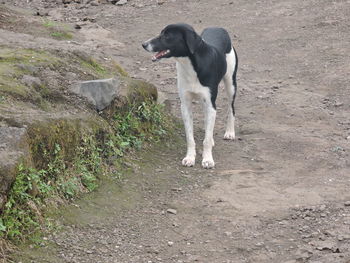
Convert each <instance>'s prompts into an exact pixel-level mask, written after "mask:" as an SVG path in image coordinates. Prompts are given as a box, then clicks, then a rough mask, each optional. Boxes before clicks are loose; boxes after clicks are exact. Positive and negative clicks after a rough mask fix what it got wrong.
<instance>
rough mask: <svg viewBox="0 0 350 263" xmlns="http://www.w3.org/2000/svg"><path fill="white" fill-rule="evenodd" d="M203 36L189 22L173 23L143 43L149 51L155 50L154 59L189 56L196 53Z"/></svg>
mask: <svg viewBox="0 0 350 263" xmlns="http://www.w3.org/2000/svg"><path fill="white" fill-rule="evenodd" d="M201 42H202V38H201V37H200V36H199V35H198V34H197V33H196V32H195V31H194V29H193V27H191V26H190V25H187V24H171V25H168V26H167V27H165V28H164V29H163V30H162V31H161V33H160V35H159V36H157V37H155V38H152V39H150V40H148V41H146V42H144V43H143V44H142V46H143V48H144V49H145V50H147V51H149V52H155V53H156V54H155V55H154V56H153V57H152V60H153V61H157V60H160V59H162V58H170V57H188V56H190V55H191V54H194V52H195V51H196V49H197V47H198V46H199V45H200V43H201Z"/></svg>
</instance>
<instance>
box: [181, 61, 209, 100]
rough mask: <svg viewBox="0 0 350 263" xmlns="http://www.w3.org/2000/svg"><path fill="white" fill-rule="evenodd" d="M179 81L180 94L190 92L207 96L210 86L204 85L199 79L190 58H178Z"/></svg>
mask: <svg viewBox="0 0 350 263" xmlns="http://www.w3.org/2000/svg"><path fill="white" fill-rule="evenodd" d="M176 70H177V82H178V89H179V92H180V94H181V93H186V92H189V93H191V94H192V95H196V96H200V97H206V96H207V95H208V92H209V90H208V88H207V87H204V86H203V85H202V84H201V83H200V82H199V79H198V76H197V73H196V72H195V71H194V69H193V66H192V63H191V61H190V59H189V58H187V57H184V58H176Z"/></svg>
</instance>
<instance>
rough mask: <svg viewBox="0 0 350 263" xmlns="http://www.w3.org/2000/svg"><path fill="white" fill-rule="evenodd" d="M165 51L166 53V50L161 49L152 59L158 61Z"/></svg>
mask: <svg viewBox="0 0 350 263" xmlns="http://www.w3.org/2000/svg"><path fill="white" fill-rule="evenodd" d="M165 53H166V51H165V50H162V51H159V52H158V53H157V54H155V55H154V56H153V57H152V61H157V60H158V59H159V58H160V57H162V56H164V54H165Z"/></svg>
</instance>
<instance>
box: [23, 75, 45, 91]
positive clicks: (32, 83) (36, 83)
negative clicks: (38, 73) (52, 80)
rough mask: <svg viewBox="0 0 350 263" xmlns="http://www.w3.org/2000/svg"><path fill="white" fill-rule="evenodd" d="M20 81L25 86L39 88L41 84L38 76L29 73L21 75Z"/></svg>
mask: <svg viewBox="0 0 350 263" xmlns="http://www.w3.org/2000/svg"><path fill="white" fill-rule="evenodd" d="M21 81H22V83H23V84H24V85H26V86H27V87H33V88H35V89H39V88H41V87H42V85H43V84H42V82H41V80H40V79H39V78H37V77H33V76H30V75H23V77H22V80H21Z"/></svg>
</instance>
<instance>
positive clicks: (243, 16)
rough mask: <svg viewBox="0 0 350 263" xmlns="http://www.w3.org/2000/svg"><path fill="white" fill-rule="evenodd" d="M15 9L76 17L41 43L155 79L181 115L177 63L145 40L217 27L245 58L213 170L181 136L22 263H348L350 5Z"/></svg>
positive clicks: (223, 1) (70, 214) (85, 204)
mask: <svg viewBox="0 0 350 263" xmlns="http://www.w3.org/2000/svg"><path fill="white" fill-rule="evenodd" d="M10 2H11V5H15V4H17V6H19V5H20V6H21V8H32V9H33V10H40V12H42V10H45V12H48V14H49V17H50V19H57V20H58V21H62V22H65V23H69V24H71V25H72V26H74V24H75V23H77V22H78V23H80V25H81V27H82V28H81V29H79V30H77V31H76V33H75V37H74V39H73V40H72V41H70V42H67V41H60V42H59V41H56V42H49V43H48V42H45V41H41V43H40V44H41V45H42V46H49V45H54V47H55V48H58V49H60V48H62V49H64V48H73V47H76V46H79V48H81V49H85V50H86V51H89V53H96V54H97V55H99V56H100V57H102V58H103V57H104V58H105V59H108V58H113V59H116V60H117V61H119V62H120V63H121V64H122V65H123V66H124V67H125V68H126V70H127V71H128V72H130V73H131V75H133V76H137V77H141V78H144V79H146V80H148V81H150V82H152V83H154V84H156V85H157V86H158V88H159V90H160V91H162V92H164V93H165V94H166V95H167V97H168V98H169V101H170V104H171V105H172V109H173V112H174V114H177V115H178V116H179V100H178V97H177V93H176V79H175V76H176V73H175V66H174V61H172V60H163V61H161V62H159V63H152V62H151V58H150V56H149V54H148V53H147V52H145V51H144V50H142V47H141V43H142V41H144V40H147V39H148V38H150V37H152V36H154V35H156V34H158V33H159V32H160V30H161V29H162V28H163V27H164V26H165V25H167V24H169V23H173V22H186V23H189V24H192V25H193V26H194V27H195V28H196V29H197V30H198V31H201V30H202V29H203V28H205V27H207V26H222V27H225V28H226V29H227V30H228V31H229V32H230V34H231V36H232V39H233V43H234V45H235V47H236V49H237V52H238V56H239V61H240V64H239V70H238V89H239V92H238V96H237V104H236V105H237V110H236V114H237V122H236V123H237V133H238V136H237V137H238V139H237V140H236V141H235V142H227V141H224V140H223V134H224V124H225V116H226V114H225V113H226V101H225V98H224V94H225V93H224V92H223V89H221V90H220V95H219V99H218V119H217V123H216V128H215V142H216V146H215V149H214V159H215V161H216V167H215V169H213V170H203V169H202V168H201V167H200V160H197V164H196V167H194V168H183V167H181V165H180V161H181V159H182V157H183V156H184V154H185V146H184V138H182V140H181V141H180V142H176V143H174V144H173V145H168V147H165V146H164V147H160V146H157V147H154V149H153V150H152V151H150V152H147V153H144V154H143V155H142V156H141V157H139V158H136V157H135V158H136V160H134V161H132V163H134V164H132V165H130V166H131V169H132V171H133V172H132V173H131V174H130V175H128V176H127V179H125V180H124V181H123V183H122V184H121V185H115V184H114V183H106V184H105V185H103V186H101V188H100V190H99V191H97V192H96V193H94V194H93V195H91V196H88V197H87V198H85V199H83V200H81V201H79V202H77V203H76V204H75V205H73V206H71V207H69V208H67V209H66V210H65V211H63V212H62V216H61V221H62V224H63V225H64V226H65V227H64V228H63V230H62V231H58V232H57V233H54V234H50V235H49V236H47V237H46V238H45V239H46V241H44V242H43V243H42V247H41V248H37V249H34V248H32V247H31V248H28V247H27V248H23V249H22V250H21V251H20V252H19V255H18V257H21V259H18V260H17V261H18V262H19V261H21V262H79V263H82V262H178V263H180V262H218V263H219V262H220V263H221V262H226V263H229V262H231V263H236V262H237V263H238V262H252V263H253V262H266V263H267V262H269V263H270V262H276V263H280V262H288V263H293V262H312V263H316V262H317V263H319V262H322V263H329V262H334V263H338V262H339V263H349V262H350V203H347V201H348V200H350V193H349V186H350V157H349V152H350V137H349V136H350V78H349V72H350V56H349V53H350V45H349V43H350V1H349V0H332V1H316V0H309V1H302V0H282V1H274V0H264V1H254V0H236V1H232V0H217V1H209V0H201V1H200V0H195V1H186V0H168V1H167V0H165V1H153V0H152V1H146V0H130V1H128V3H127V4H125V5H123V6H115V5H112V4H99V5H97V6H91V5H85V4H79V3H71V4H68V5H63V4H62V3H61V1H39V0H33V1H29V2H27V1H24V0H23V1H20V0H17V1H10ZM33 13H35V12H34V11H33ZM1 21H2V20H1V19H0V23H1ZM2 33H4V32H2ZM20 33H23V32H22V31H20ZM21 36H22V37H21V39H26V38H25V36H23V35H21ZM7 37H8V38H7V39H6V41H8V42H9V43H15V42H16V38H15V37H14V36H13V35H11V33H8V35H7ZM17 40H18V38H17ZM3 41H5V39H4V38H3V39H2V40H1V41H0V42H3ZM11 41H12V42H11ZM30 41H32V42H30ZM35 41H40V39H39V40H38V39H30V38H28V41H27V42H26V43H27V44H26V45H29V44H28V43H34V44H33V45H35ZM23 45H25V44H23ZM194 107H195V109H196V112H197V113H198V114H197V115H196V117H197V118H196V122H195V126H196V130H197V131H196V138H197V145H198V156H199V157H200V151H201V147H200V146H201V140H202V139H203V129H202V118H201V114H200V108H199V107H198V105H197V104H196V103H194ZM182 137H183V135H182ZM135 163H136V164H135ZM168 209H174V210H168ZM175 212H176V213H175Z"/></svg>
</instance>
